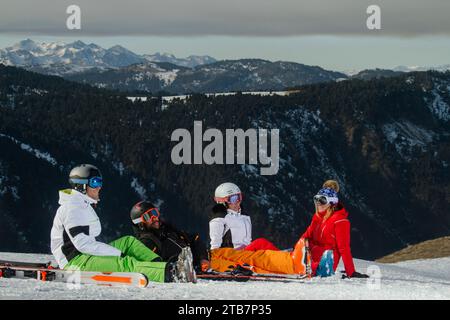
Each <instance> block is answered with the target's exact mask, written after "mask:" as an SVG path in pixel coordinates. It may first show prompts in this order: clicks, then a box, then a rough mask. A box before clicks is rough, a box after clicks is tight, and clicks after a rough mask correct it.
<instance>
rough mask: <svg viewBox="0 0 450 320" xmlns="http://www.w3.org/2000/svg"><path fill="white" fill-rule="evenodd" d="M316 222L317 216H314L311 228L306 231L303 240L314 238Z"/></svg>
mask: <svg viewBox="0 0 450 320" xmlns="http://www.w3.org/2000/svg"><path fill="white" fill-rule="evenodd" d="M315 222H316V215H314V216H313V218H312V221H311V224H310V225H309V227H308V228H307V229H306V231H305V233H303V235H302V236H301V237H300V238H303V239H311V238H312V233H313V230H314V226H315Z"/></svg>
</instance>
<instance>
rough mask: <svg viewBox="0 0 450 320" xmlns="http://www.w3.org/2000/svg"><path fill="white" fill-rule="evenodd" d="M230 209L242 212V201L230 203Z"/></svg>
mask: <svg viewBox="0 0 450 320" xmlns="http://www.w3.org/2000/svg"><path fill="white" fill-rule="evenodd" d="M228 208H229V209H231V210H233V211H236V212H238V211H239V210H241V200H239V201H238V202H236V203H228Z"/></svg>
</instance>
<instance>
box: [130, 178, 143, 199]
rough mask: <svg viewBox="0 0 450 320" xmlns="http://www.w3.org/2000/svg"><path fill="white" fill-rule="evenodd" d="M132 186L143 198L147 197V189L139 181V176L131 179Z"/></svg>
mask: <svg viewBox="0 0 450 320" xmlns="http://www.w3.org/2000/svg"><path fill="white" fill-rule="evenodd" d="M130 185H131V187H132V188H133V190H134V191H135V192H136V193H137V194H138V195H139V196H140V197H141V199H145V198H147V190H145V188H144V187H143V186H142V185H141V184H140V183H139V181H138V179H137V178H133V179H132V180H131V184H130Z"/></svg>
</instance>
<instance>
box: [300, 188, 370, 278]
mask: <svg viewBox="0 0 450 320" xmlns="http://www.w3.org/2000/svg"><path fill="white" fill-rule="evenodd" d="M338 192H339V184H338V183H337V181H335V180H328V181H325V183H324V185H323V188H322V189H320V190H319V192H318V193H317V195H316V196H314V204H315V206H316V212H315V214H314V216H313V219H312V222H311V225H310V226H309V227H308V229H307V230H306V232H305V233H304V234H303V235H302V236H301V239H308V240H309V247H310V250H311V259H312V263H311V266H312V272H313V275H318V276H322V277H323V276H330V275H332V274H334V271H335V270H336V268H337V266H338V264H339V260H340V258H341V257H342V260H343V262H344V266H345V272H346V277H349V278H367V277H368V276H367V275H365V274H361V273H359V272H356V271H355V266H354V265H353V258H352V253H351V249H350V222H349V220H348V212H347V211H346V210H345V208H344V206H343V205H342V203H341V202H340V201H339V199H338Z"/></svg>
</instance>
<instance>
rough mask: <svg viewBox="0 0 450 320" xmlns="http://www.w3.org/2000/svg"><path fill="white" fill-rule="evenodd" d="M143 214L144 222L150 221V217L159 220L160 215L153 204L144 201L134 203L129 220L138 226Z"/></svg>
mask: <svg viewBox="0 0 450 320" xmlns="http://www.w3.org/2000/svg"><path fill="white" fill-rule="evenodd" d="M152 209H153V210H152ZM144 213H147V215H146V216H145V217H144V219H145V221H149V220H147V219H151V218H152V216H153V217H157V218H159V215H160V213H159V210H158V208H156V207H155V205H154V204H153V203H151V202H150V201H146V200H144V201H140V202H138V203H136V204H135V205H134V206H133V208H131V211H130V218H131V221H132V222H133V224H139V223H141V222H143V221H142V219H141V217H142V215H143V214H144Z"/></svg>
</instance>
